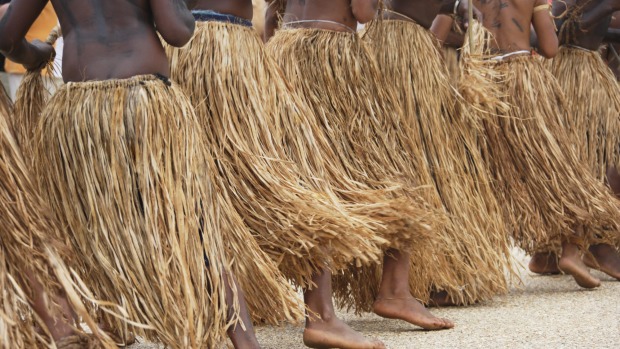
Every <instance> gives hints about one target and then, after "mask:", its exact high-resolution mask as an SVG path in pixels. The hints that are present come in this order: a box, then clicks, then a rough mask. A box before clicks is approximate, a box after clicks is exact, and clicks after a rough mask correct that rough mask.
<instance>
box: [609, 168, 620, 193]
mask: <svg viewBox="0 0 620 349" xmlns="http://www.w3.org/2000/svg"><path fill="white" fill-rule="evenodd" d="M607 184H609V187H610V188H611V191H613V193H614V194H615V195H616V197H620V173H619V172H618V170H617V169H616V168H615V167H610V168H608V169H607Z"/></svg>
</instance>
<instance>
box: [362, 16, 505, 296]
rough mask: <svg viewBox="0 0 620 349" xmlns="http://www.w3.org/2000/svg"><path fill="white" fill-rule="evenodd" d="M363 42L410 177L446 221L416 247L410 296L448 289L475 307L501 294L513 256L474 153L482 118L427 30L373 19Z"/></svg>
mask: <svg viewBox="0 0 620 349" xmlns="http://www.w3.org/2000/svg"><path fill="white" fill-rule="evenodd" d="M363 37H364V40H365V41H366V42H367V43H368V44H369V46H370V47H371V48H372V49H373V52H374V53H375V55H376V57H377V61H378V63H379V66H380V67H381V68H382V70H381V73H382V74H383V76H382V78H383V79H384V80H383V81H384V83H383V86H385V88H386V89H388V88H391V89H392V90H393V93H394V95H395V96H396V99H395V101H394V102H395V103H397V104H399V107H400V110H401V111H400V113H401V114H400V118H401V119H402V121H401V122H402V123H404V124H406V125H407V127H408V130H409V131H408V132H407V134H408V138H409V143H408V144H407V145H406V146H407V147H408V148H406V149H408V151H409V153H410V154H411V155H410V157H411V158H413V159H418V161H416V164H415V166H414V167H412V171H411V172H410V176H411V177H412V178H415V181H416V182H418V183H421V184H424V185H429V186H431V187H432V188H433V189H434V190H433V191H432V192H430V191H429V192H427V193H428V196H424V199H425V200H426V201H427V202H429V203H431V204H432V205H433V207H435V208H437V209H442V210H445V212H446V215H447V216H448V217H449V218H450V221H449V223H448V224H447V225H446V226H445V229H443V230H442V231H440V232H438V233H437V234H436V237H437V241H438V243H437V244H435V245H432V246H430V247H428V246H420V247H416V248H415V249H414V255H413V256H412V269H411V270H412V271H411V273H412V275H411V279H410V281H411V282H410V284H411V289H412V290H413V294H414V296H415V297H417V298H419V299H421V300H422V301H428V299H429V296H430V292H431V291H447V292H448V294H449V296H450V298H451V299H452V300H454V301H455V302H458V303H462V304H473V303H477V302H482V301H486V300H490V299H491V298H492V297H493V296H495V295H498V294H503V293H506V292H507V291H508V284H507V280H506V272H507V271H510V270H512V265H511V255H510V250H509V241H508V238H507V234H505V223H504V221H503V218H502V211H501V208H500V205H499V203H498V201H497V198H496V196H495V193H494V192H493V190H492V183H491V177H490V173H489V169H488V168H487V164H486V163H485V162H484V159H483V158H482V156H481V154H480V151H479V141H480V135H481V121H482V119H483V118H484V115H481V114H480V113H477V112H476V111H475V110H473V109H472V108H470V107H469V106H468V105H466V104H465V103H464V100H463V99H462V98H461V97H460V96H459V95H458V93H457V92H456V91H455V89H454V88H453V87H452V86H451V83H450V77H449V74H448V71H447V66H446V65H445V63H444V61H443V60H442V57H441V52H440V50H439V47H440V45H439V43H438V41H437V40H436V38H435V37H434V36H433V34H432V33H431V32H430V31H428V30H426V29H424V28H423V27H421V26H419V25H418V24H416V23H413V22H408V21H401V20H377V21H374V22H372V23H370V24H369V25H368V26H367V30H366V31H365V33H364V36H363ZM377 273H378V274H379V271H377ZM377 279H379V277H378V276H377V277H375V278H374V280H377ZM361 285H362V284H361V283H360V286H361ZM351 288H355V287H353V286H351ZM370 301H372V299H370V298H369V299H367V300H366V302H370ZM369 304H372V302H370V303H369Z"/></svg>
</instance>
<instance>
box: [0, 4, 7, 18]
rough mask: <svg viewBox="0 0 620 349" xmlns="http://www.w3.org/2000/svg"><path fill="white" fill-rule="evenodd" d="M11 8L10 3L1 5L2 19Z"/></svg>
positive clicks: (0, 15) (0, 13) (0, 14)
mask: <svg viewBox="0 0 620 349" xmlns="http://www.w3.org/2000/svg"><path fill="white" fill-rule="evenodd" d="M8 8H9V4H4V5H0V19H2V17H4V14H5V13H6V10H7V9H8Z"/></svg>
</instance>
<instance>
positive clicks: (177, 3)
mask: <svg viewBox="0 0 620 349" xmlns="http://www.w3.org/2000/svg"><path fill="white" fill-rule="evenodd" d="M150 3H151V11H152V12H153V21H154V22H155V27H156V28H157V31H158V32H159V34H160V35H161V37H162V38H163V39H164V40H165V41H166V42H167V43H168V44H170V45H172V46H175V47H181V46H183V45H185V44H186V43H187V42H188V41H189V40H190V39H191V38H192V35H194V28H195V26H196V23H195V21H194V16H192V13H191V11H190V10H189V9H188V5H189V6H190V7H193V5H194V4H195V3H196V1H195V0H187V1H185V0H150Z"/></svg>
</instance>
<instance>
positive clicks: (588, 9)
mask: <svg viewBox="0 0 620 349" xmlns="http://www.w3.org/2000/svg"><path fill="white" fill-rule="evenodd" d="M601 7H602V8H603V9H607V8H610V7H609V6H607V5H606V4H605V2H602V3H601V2H596V1H591V0H571V1H554V2H553V13H554V15H555V16H560V15H561V14H563V13H565V12H566V10H567V8H568V10H569V13H570V11H577V14H581V16H577V17H574V18H575V19H573V21H566V20H562V19H561V20H559V21H558V28H561V29H560V33H561V34H560V43H561V44H563V45H565V44H568V45H576V46H579V47H583V48H585V49H588V50H592V51H596V50H598V48H599V47H600V46H601V45H602V44H603V40H604V38H605V35H606V34H607V31H608V28H609V25H610V23H611V21H612V15H613V12H612V10H611V9H610V10H608V11H607V12H605V11H602V10H601ZM590 13H597V14H598V15H597V18H599V22H596V23H590V24H589V25H588V28H589V29H587V30H586V29H583V28H582V26H580V24H579V23H575V22H576V21H579V19H580V18H584V17H588V16H590ZM603 14H604V16H603ZM565 18H567V17H565ZM607 183H608V184H609V186H610V187H611V189H612V190H613V192H614V193H615V194H616V196H618V193H620V174H619V173H618V170H617V169H616V168H613V167H610V168H608V169H607ZM589 251H590V255H586V256H585V257H584V262H585V265H586V266H588V267H590V268H594V269H598V270H601V271H603V272H604V273H606V274H608V275H610V276H611V277H613V278H616V279H618V280H620V254H618V252H617V251H616V249H615V248H614V247H612V246H611V245H608V244H595V245H592V246H590V248H589ZM545 254H546V253H540V254H536V255H534V256H533V257H532V260H531V261H530V264H529V268H530V270H531V271H533V272H535V273H539V274H546V273H555V272H556V270H555V268H554V264H553V263H550V260H549V259H551V258H554V257H555V256H554V255H551V256H547V257H546V258H545ZM555 267H557V268H558V269H560V266H555Z"/></svg>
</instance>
